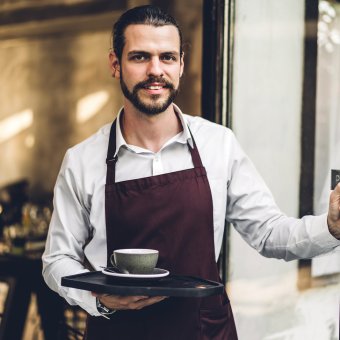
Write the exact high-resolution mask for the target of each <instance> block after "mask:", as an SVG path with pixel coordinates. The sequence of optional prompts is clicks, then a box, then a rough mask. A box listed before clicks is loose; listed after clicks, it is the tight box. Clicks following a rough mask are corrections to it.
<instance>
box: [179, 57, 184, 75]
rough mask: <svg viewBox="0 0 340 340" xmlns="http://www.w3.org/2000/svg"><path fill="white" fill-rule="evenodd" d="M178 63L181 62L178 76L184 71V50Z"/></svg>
mask: <svg viewBox="0 0 340 340" xmlns="http://www.w3.org/2000/svg"><path fill="white" fill-rule="evenodd" d="M180 63H181V68H180V71H179V77H182V75H183V71H184V52H182V55H181V61H180Z"/></svg>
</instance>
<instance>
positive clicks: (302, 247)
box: [258, 215, 340, 261]
mask: <svg viewBox="0 0 340 340" xmlns="http://www.w3.org/2000/svg"><path fill="white" fill-rule="evenodd" d="M266 228H267V229H268V232H267V234H266V235H265V237H264V238H263V240H262V241H261V242H258V245H259V247H258V251H259V252H260V253H261V254H262V255H263V256H266V257H275V258H280V259H284V260H286V261H290V260H294V259H301V258H312V257H315V256H318V255H321V254H324V253H327V252H329V251H331V250H333V249H334V248H335V247H337V246H339V245H340V241H338V240H336V239H335V238H334V237H333V236H332V235H331V234H330V233H329V230H328V227H327V215H320V216H305V217H303V218H301V219H297V218H293V217H287V216H284V215H282V216H281V217H280V218H277V219H274V220H272V221H269V222H268V224H267V226H266Z"/></svg>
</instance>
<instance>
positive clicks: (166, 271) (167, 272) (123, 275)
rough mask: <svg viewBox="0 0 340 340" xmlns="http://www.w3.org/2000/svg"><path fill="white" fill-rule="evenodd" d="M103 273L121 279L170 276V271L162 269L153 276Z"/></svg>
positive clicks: (105, 271) (156, 269)
mask: <svg viewBox="0 0 340 340" xmlns="http://www.w3.org/2000/svg"><path fill="white" fill-rule="evenodd" d="M102 273H103V274H105V275H109V276H114V277H121V278H126V279H158V278H161V277H165V276H168V275H169V271H168V270H165V269H161V268H155V269H154V270H153V273H151V274H122V273H113V272H109V271H107V270H105V269H102Z"/></svg>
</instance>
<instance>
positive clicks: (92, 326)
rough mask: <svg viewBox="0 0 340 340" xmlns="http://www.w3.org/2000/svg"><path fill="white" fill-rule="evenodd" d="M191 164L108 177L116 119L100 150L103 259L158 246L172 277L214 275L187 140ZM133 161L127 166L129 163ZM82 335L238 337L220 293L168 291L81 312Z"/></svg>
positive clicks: (202, 181)
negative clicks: (103, 160)
mask: <svg viewBox="0 0 340 340" xmlns="http://www.w3.org/2000/svg"><path fill="white" fill-rule="evenodd" d="M193 145H194V147H193V148H191V146H190V145H189V144H188V147H189V150H190V153H191V157H192V160H193V164H194V168H193V169H187V170H182V171H175V172H171V173H167V174H163V175H157V176H151V177H146V178H139V179H134V180H128V181H123V182H117V183H115V166H116V162H117V161H118V162H119V159H117V157H114V154H115V150H116V122H114V123H113V124H112V127H111V132H110V141H109V148H108V155H107V177H106V187H105V213H106V236H107V259H108V260H107V264H108V265H110V260H109V259H110V255H111V254H112V251H113V250H114V249H120V248H150V249H157V250H159V260H158V263H157V267H159V268H164V269H167V270H169V271H170V273H171V274H176V275H191V276H198V277H202V278H204V279H208V280H213V281H219V280H220V278H219V274H218V269H217V265H216V261H215V247H214V229H213V206H212V197H211V191H210V186H209V183H208V178H207V174H206V170H205V168H204V167H203V165H202V161H201V158H200V155H199V152H198V150H197V147H196V145H195V142H194V139H193ZM132 166H133V165H132ZM85 338H86V339H88V340H90V339H91V340H92V339H93V340H98V339H115V340H237V334H236V329H235V323H234V319H233V315H232V311H231V307H230V303H229V300H228V297H227V295H226V293H223V294H222V295H218V296H213V297H208V298H173V297H170V298H168V299H165V300H163V301H161V302H159V303H156V304H154V305H151V306H148V307H145V308H143V309H141V310H128V311H117V312H116V313H114V314H113V315H112V316H111V319H110V320H108V319H106V318H104V317H93V316H88V319H87V328H86V335H85Z"/></svg>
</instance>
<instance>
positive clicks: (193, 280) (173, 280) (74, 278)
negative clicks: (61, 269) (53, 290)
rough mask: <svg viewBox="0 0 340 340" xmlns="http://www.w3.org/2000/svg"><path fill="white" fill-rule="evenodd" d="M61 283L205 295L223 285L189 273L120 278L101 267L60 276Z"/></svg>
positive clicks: (122, 291) (148, 293)
mask: <svg viewBox="0 0 340 340" xmlns="http://www.w3.org/2000/svg"><path fill="white" fill-rule="evenodd" d="M61 285H62V286H65V287H71V288H78V289H83V290H89V291H93V292H97V293H104V294H113V295H146V296H176V297H197V298H199V297H206V296H211V295H218V294H221V293H222V292H223V290H224V285H223V284H222V283H219V282H215V281H209V280H204V279H201V278H197V277H192V276H176V275H169V276H166V277H164V278H160V279H159V280H152V281H148V280H133V279H129V280H127V279H121V278H116V277H112V276H108V275H105V274H103V273H102V272H101V271H96V272H87V273H82V274H77V275H71V276H64V277H63V278H62V279H61Z"/></svg>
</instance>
